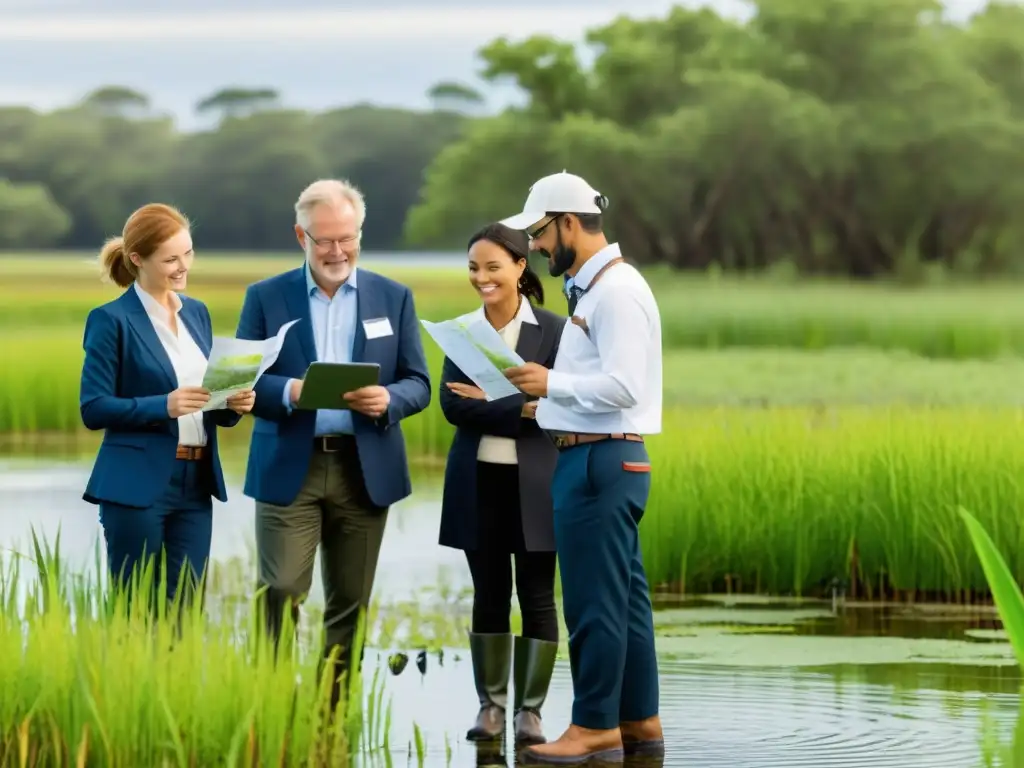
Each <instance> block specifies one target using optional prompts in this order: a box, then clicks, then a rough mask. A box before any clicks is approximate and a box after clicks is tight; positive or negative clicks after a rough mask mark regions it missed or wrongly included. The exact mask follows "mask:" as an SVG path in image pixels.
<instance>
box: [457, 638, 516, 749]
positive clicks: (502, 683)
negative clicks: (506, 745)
mask: <svg viewBox="0 0 1024 768" xmlns="http://www.w3.org/2000/svg"><path fill="white" fill-rule="evenodd" d="M469 650H470V654H471V655H472V659H473V680H474V682H475V683H476V692H477V696H478V697H479V698H480V711H479V712H478V713H477V716H476V724H474V726H473V727H472V728H470V729H469V731H468V732H467V733H466V738H467V739H468V740H469V741H489V740H491V739H497V738H499V737H501V736H502V735H503V734H504V733H505V708H506V707H507V706H508V677H509V672H510V671H511V667H512V635H510V634H496V635H481V634H474V633H472V632H471V633H470V634H469Z"/></svg>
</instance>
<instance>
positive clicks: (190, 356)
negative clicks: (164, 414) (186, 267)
mask: <svg viewBox="0 0 1024 768" xmlns="http://www.w3.org/2000/svg"><path fill="white" fill-rule="evenodd" d="M135 292H136V293H137V294H138V295H139V299H140V300H141V301H142V306H143V307H145V308H146V314H147V315H149V319H150V322H152V323H153V329H154V330H155V331H156V335H157V338H159V339H160V344H161V346H162V347H163V348H164V351H165V352H166V353H167V356H168V357H169V358H170V359H171V365H172V366H173V367H174V373H175V375H177V377H178V386H179V387H198V386H201V385H202V383H203V376H205V375H206V366H207V360H206V355H204V354H203V350H201V349H200V348H199V345H198V344H196V342H195V340H194V339H193V338H192V334H190V333H189V332H188V328H187V327H186V325H185V323H184V322H182V319H181V299H180V298H179V297H178V294H176V293H171V297H172V298H173V300H174V307H175V308H174V315H175V319H176V320H177V326H178V333H177V334H175V333H174V331H173V330H171V325H170V317H171V313H170V312H169V311H168V309H167V307H164V306H162V305H161V304H160V302H158V301H157V300H156V299H154V298H153V297H152V296H150V295H149V294H148V293H146V292H145V291H144V290H142V289H141V288H140V287H139V284H138V283H135ZM178 444H179V445H189V446H199V445H206V429H205V428H204V427H203V413H202V411H197V412H196V413H187V414H185V415H184V416H179V417H178Z"/></svg>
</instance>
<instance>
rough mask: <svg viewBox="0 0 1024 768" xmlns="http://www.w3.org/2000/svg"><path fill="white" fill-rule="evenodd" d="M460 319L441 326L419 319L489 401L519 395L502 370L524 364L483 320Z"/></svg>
mask: <svg viewBox="0 0 1024 768" xmlns="http://www.w3.org/2000/svg"><path fill="white" fill-rule="evenodd" d="M469 317H471V316H463V317H461V318H456V319H454V320H445V321H444V322H441V323H432V322H430V321H429V320H420V322H421V323H423V327H424V328H426V329H427V333H429V334H430V336H431V338H432V339H433V340H434V341H435V342H436V343H437V346H439V347H440V348H441V351H442V352H444V353H445V355H447V356H448V358H449V359H450V360H451V361H452V362H453V363H455V364H456V365H457V366H458V367H459V369H460V370H461V371H462V372H463V373H464V374H466V376H468V377H469V378H470V379H471V380H472V381H473V383H474V384H476V385H477V386H478V387H480V389H482V390H483V391H484V394H485V395H486V396H487V399H488V400H500V399H501V398H503V397H509V396H510V395H515V394H517V393H518V392H519V390H518V389H516V388H515V386H514V385H513V384H512V383H511V382H510V381H509V380H508V379H506V378H505V374H504V373H502V371H503V370H504V369H506V368H515V367H516V366H520V365H523V364H524V361H523V358H521V357H520V356H519V355H517V354H516V353H515V351H513V350H511V349H509V348H508V345H507V344H506V343H505V342H504V341H503V340H502V338H501V336H499V335H498V332H497V331H496V330H494V328H493V327H492V326H491V324H490V323H488V322H487V321H486V320H481V319H479V318H477V319H472V320H471V319H468V318H469Z"/></svg>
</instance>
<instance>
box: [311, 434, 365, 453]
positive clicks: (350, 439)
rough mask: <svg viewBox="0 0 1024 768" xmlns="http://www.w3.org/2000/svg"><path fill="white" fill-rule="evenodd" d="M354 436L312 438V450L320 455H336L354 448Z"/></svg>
mask: <svg viewBox="0 0 1024 768" xmlns="http://www.w3.org/2000/svg"><path fill="white" fill-rule="evenodd" d="M355 444H356V439H355V436H354V435H322V436H320V437H314V438H313V450H315V451H320V452H322V453H338V452H339V451H345V450H351V449H352V448H354V447H355Z"/></svg>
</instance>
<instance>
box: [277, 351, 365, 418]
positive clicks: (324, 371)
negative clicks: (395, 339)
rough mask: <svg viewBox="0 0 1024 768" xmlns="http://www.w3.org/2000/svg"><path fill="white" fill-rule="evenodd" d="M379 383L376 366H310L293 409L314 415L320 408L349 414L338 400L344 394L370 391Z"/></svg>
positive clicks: (361, 364)
mask: <svg viewBox="0 0 1024 768" xmlns="http://www.w3.org/2000/svg"><path fill="white" fill-rule="evenodd" d="M379 381H380V366H379V365H378V364H377V363H310V365H309V368H307V369H306V376H305V378H304V379H303V380H302V393H301V394H300V395H299V402H297V403H296V404H295V406H296V407H297V408H300V409H302V410H305V411H316V410H319V409H321V408H326V409H339V410H349V404H348V403H347V402H345V400H343V399H342V395H344V394H345V393H346V392H351V391H352V390H355V389H359V388H360V387H370V386H373V385H374V384H377V383H379Z"/></svg>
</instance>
